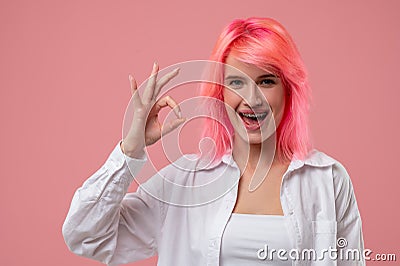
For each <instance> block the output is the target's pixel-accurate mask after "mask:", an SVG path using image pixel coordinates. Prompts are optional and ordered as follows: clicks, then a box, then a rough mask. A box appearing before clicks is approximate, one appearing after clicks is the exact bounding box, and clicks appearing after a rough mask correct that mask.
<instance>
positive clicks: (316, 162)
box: [206, 149, 336, 171]
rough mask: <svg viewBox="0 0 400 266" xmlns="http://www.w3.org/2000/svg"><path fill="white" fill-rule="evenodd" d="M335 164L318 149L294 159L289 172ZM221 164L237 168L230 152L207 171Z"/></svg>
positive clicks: (208, 167) (212, 164) (210, 165)
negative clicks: (304, 167)
mask: <svg viewBox="0 0 400 266" xmlns="http://www.w3.org/2000/svg"><path fill="white" fill-rule="evenodd" d="M335 162H336V160H335V159H333V158H332V157H330V156H328V155H327V154H325V153H324V152H322V151H319V150H317V149H312V150H311V151H310V152H309V153H308V155H307V156H306V158H305V159H292V161H291V162H290V164H289V167H288V171H294V170H296V169H299V168H301V167H303V166H304V165H309V166H313V167H326V166H330V165H333V164H334V163H335ZM221 163H224V164H226V165H229V166H232V167H236V168H237V164H236V162H235V160H234V159H233V156H232V153H231V152H229V153H226V154H224V155H223V156H222V158H221V159H220V160H216V161H214V162H213V163H211V164H209V165H208V166H207V167H206V169H212V168H214V167H217V166H218V165H220V164H221Z"/></svg>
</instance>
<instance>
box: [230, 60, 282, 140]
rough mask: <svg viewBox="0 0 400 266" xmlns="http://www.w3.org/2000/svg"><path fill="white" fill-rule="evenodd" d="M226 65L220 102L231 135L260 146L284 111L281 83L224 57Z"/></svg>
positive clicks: (260, 71) (252, 66) (272, 130)
mask: <svg viewBox="0 0 400 266" xmlns="http://www.w3.org/2000/svg"><path fill="white" fill-rule="evenodd" d="M226 64H227V65H229V66H226V67H225V72H224V85H225V87H224V102H225V106H226V109H227V112H228V116H229V119H230V121H231V123H232V125H233V127H234V130H235V135H236V134H239V135H240V136H241V137H242V138H243V139H244V140H246V141H248V142H249V143H250V144H257V143H261V142H263V141H265V140H266V139H267V138H268V137H270V136H271V135H272V133H273V132H275V129H276V128H277V127H278V125H279V123H280V121H281V120H282V116H283V111H284V109H285V92H284V88H283V86H282V82H281V80H280V78H278V77H277V76H275V75H274V74H272V73H269V72H266V71H264V70H262V69H260V68H258V67H257V66H255V65H250V64H246V63H243V62H241V61H239V60H237V59H236V58H235V57H234V56H232V55H229V56H228V57H227V59H226ZM230 66H232V67H230ZM272 118H273V119H272Z"/></svg>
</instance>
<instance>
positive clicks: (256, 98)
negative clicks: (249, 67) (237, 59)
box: [244, 84, 264, 107]
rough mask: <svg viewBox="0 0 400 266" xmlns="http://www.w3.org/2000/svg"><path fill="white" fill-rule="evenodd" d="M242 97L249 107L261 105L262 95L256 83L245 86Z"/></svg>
mask: <svg viewBox="0 0 400 266" xmlns="http://www.w3.org/2000/svg"><path fill="white" fill-rule="evenodd" d="M244 99H245V102H246V104H247V105H248V106H249V107H257V106H261V105H262V103H263V99H264V97H263V95H262V93H261V91H260V88H258V86H257V85H256V84H253V85H251V86H248V87H247V88H246V95H245V97H244Z"/></svg>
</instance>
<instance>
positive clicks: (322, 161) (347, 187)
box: [305, 149, 353, 198]
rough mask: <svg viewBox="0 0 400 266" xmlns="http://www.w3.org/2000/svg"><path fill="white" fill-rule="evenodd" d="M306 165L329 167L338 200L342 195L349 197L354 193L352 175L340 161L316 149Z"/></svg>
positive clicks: (309, 155)
mask: <svg viewBox="0 0 400 266" xmlns="http://www.w3.org/2000/svg"><path fill="white" fill-rule="evenodd" d="M305 164H308V165H310V166H314V167H327V166H329V172H330V175H331V178H332V182H333V187H334V191H335V197H336V198H338V197H339V196H340V195H346V194H347V195H349V194H352V193H353V186H352V182H351V179H350V175H349V173H348V171H347V169H346V167H345V166H344V165H343V164H342V162H340V161H339V160H338V159H336V158H334V157H332V156H330V155H327V154H326V153H325V152H322V151H320V150H317V149H314V150H312V151H311V152H310V153H309V154H308V156H307V158H306V159H305Z"/></svg>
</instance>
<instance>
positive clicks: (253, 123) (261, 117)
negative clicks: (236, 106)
mask: <svg viewBox="0 0 400 266" xmlns="http://www.w3.org/2000/svg"><path fill="white" fill-rule="evenodd" d="M268 113H269V112H267V111H265V112H251V111H243V112H238V114H239V116H240V118H241V119H242V121H243V124H244V126H245V127H246V129H247V130H258V129H259V128H260V127H261V126H262V125H263V124H264V122H265V120H266V118H267V116H268Z"/></svg>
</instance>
